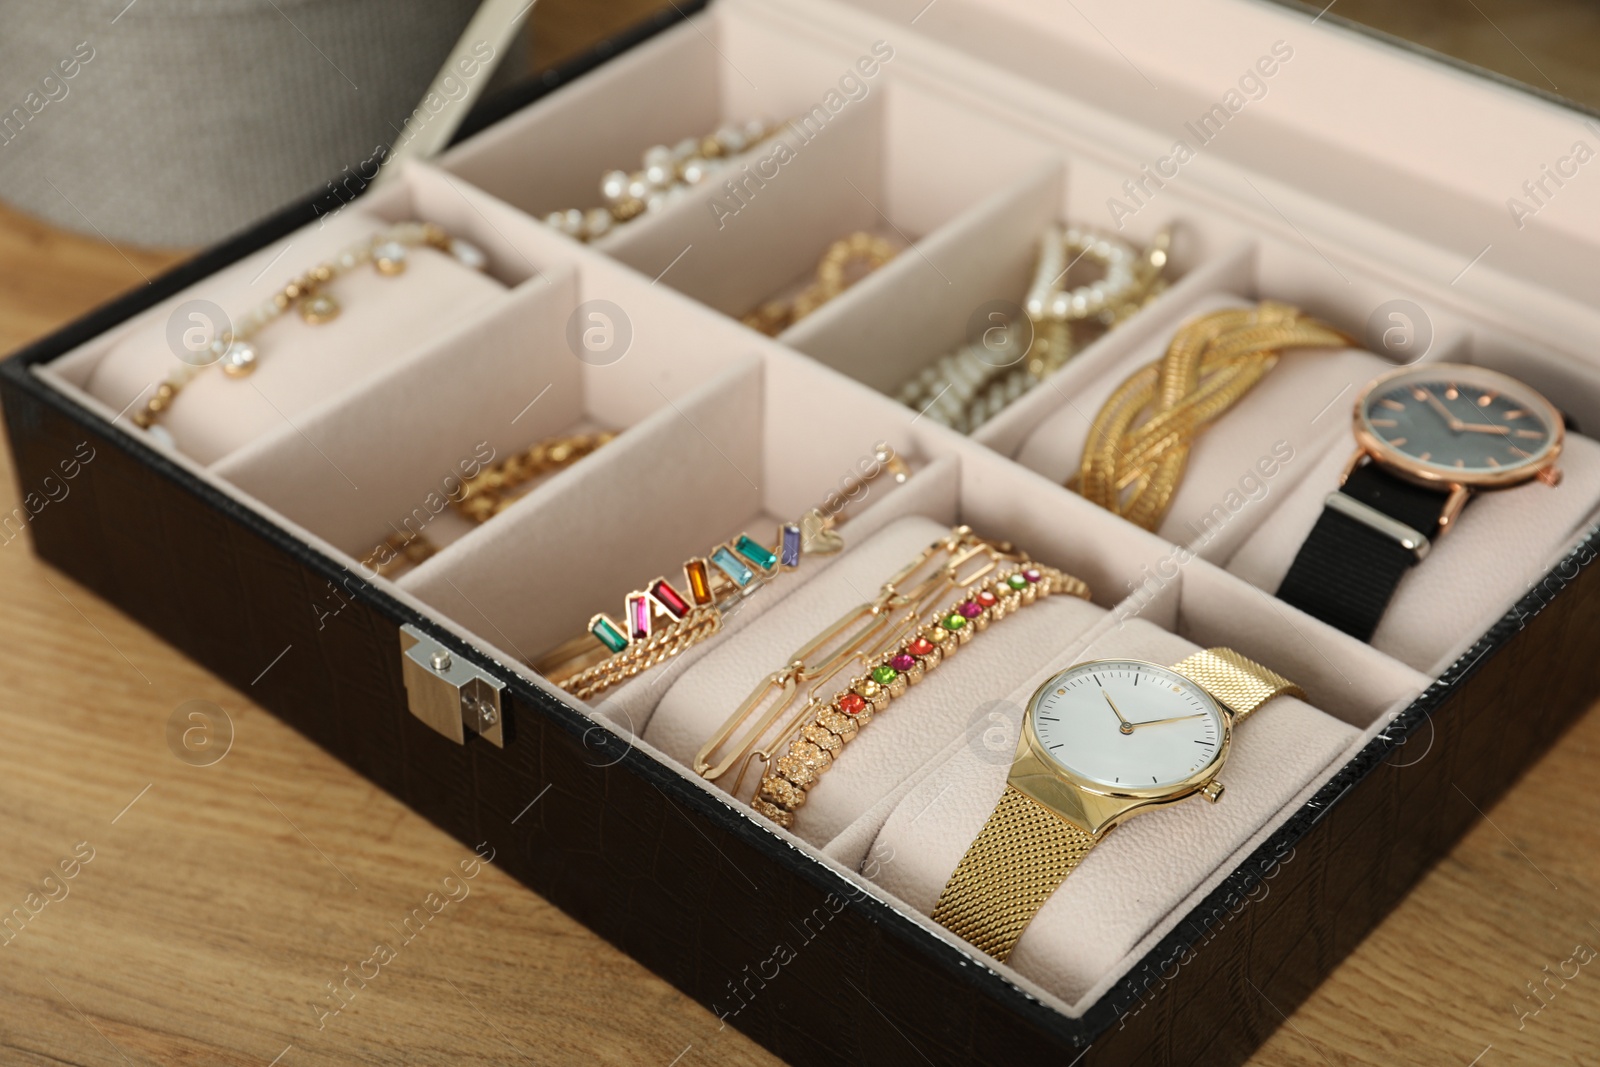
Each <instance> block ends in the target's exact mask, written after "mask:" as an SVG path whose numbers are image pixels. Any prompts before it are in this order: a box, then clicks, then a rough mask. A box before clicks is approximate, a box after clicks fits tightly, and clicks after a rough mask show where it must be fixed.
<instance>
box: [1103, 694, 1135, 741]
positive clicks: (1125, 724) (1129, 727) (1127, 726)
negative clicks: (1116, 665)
mask: <svg viewBox="0 0 1600 1067" xmlns="http://www.w3.org/2000/svg"><path fill="white" fill-rule="evenodd" d="M1100 695H1101V696H1103V697H1105V698H1106V703H1107V704H1110V705H1111V710H1112V712H1113V713H1115V714H1116V716H1117V721H1118V722H1119V723H1121V724H1122V725H1121V726H1118V727H1117V729H1118V730H1119V731H1121V732H1122V733H1125V734H1131V733H1133V723H1131V722H1129V721H1128V720H1127V719H1124V718H1123V717H1122V711H1121V709H1119V708H1118V707H1117V702H1116V701H1115V700H1112V699H1111V694H1110V693H1108V692H1106V691H1105V690H1104V689H1102V690H1100Z"/></svg>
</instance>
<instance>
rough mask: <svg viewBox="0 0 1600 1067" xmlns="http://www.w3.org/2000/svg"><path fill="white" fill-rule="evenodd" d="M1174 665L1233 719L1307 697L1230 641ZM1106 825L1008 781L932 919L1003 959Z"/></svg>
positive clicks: (935, 908) (1101, 834) (1086, 853)
mask: <svg viewBox="0 0 1600 1067" xmlns="http://www.w3.org/2000/svg"><path fill="white" fill-rule="evenodd" d="M1172 670H1174V671H1176V672H1177V673H1179V674H1181V675H1183V676H1184V677H1186V678H1189V679H1190V680H1192V681H1193V682H1195V684H1197V685H1199V686H1200V687H1201V688H1202V689H1204V690H1205V691H1206V692H1208V693H1210V694H1211V696H1212V697H1213V698H1215V699H1216V700H1217V701H1218V702H1219V703H1221V704H1223V705H1224V706H1226V707H1227V708H1228V710H1229V711H1231V712H1232V713H1233V722H1234V725H1238V724H1239V723H1240V722H1241V721H1243V720H1244V718H1245V717H1246V716H1248V715H1249V714H1250V713H1251V712H1253V711H1255V710H1256V709H1257V708H1259V707H1260V706H1261V705H1263V704H1265V703H1266V702H1267V701H1269V700H1271V699H1272V698H1273V697H1277V696H1283V695H1285V694H1289V695H1293V696H1297V697H1301V698H1302V699H1303V698H1304V697H1305V692H1304V691H1303V690H1302V689H1301V688H1300V687H1299V686H1298V685H1295V684H1294V683H1293V682H1291V681H1289V679H1287V678H1285V677H1283V675H1281V674H1278V673H1276V672H1275V671H1271V670H1268V669H1267V668H1266V667H1263V666H1262V665H1261V664H1259V663H1257V662H1255V661H1254V660H1252V659H1247V658H1246V657H1244V656H1241V655H1239V653H1237V652H1235V651H1233V650H1232V649H1231V648H1208V649H1206V650H1204V651H1202V652H1196V653H1195V654H1194V655H1192V656H1189V657H1188V658H1186V659H1184V660H1183V661H1182V662H1181V663H1177V664H1174V665H1173V667H1172ZM1109 832H1110V830H1104V831H1102V832H1101V833H1100V834H1099V835H1098V836H1097V835H1095V834H1091V833H1089V831H1087V830H1084V829H1081V828H1079V827H1077V826H1074V825H1073V824H1072V823H1070V822H1067V821H1066V820H1065V819H1063V818H1061V817H1060V816H1059V815H1057V814H1055V812H1053V811H1051V810H1050V809H1049V808H1047V807H1045V806H1044V805H1043V804H1040V803H1038V802H1037V801H1035V800H1033V799H1031V798H1030V797H1028V796H1027V795H1026V794H1025V793H1023V792H1022V791H1020V790H1018V789H1017V788H1015V787H1014V786H1010V785H1008V786H1006V791H1005V792H1004V793H1002V794H1001V795H1000V802H999V803H998V804H996V805H995V808H994V811H993V812H992V813H991V814H990V815H989V820H988V821H987V822H985V823H984V824H983V829H982V830H980V831H978V836H977V837H976V838H974V839H973V842H972V844H971V845H970V846H969V847H968V848H967V853H966V855H964V856H962V857H961V862H960V863H959V864H957V865H956V869H955V873H953V874H951V875H950V880H949V881H948V882H946V883H945V887H944V891H943V892H942V893H940V894H939V902H938V904H936V905H935V906H934V909H933V920H934V922H937V923H939V924H940V925H942V926H943V927H944V928H945V929H947V930H949V931H950V932H951V933H953V934H955V935H956V936H957V937H960V938H962V939H964V940H966V941H968V942H970V943H971V944H972V945H973V946H974V947H976V948H978V949H981V950H982V951H984V952H987V953H988V954H989V955H991V956H993V957H994V958H995V959H997V960H1000V961H1001V962H1002V963H1003V962H1005V960H1006V958H1007V957H1008V956H1010V955H1011V950H1012V949H1013V948H1014V947H1016V944H1017V939H1018V938H1020V937H1021V936H1022V931H1023V930H1025V929H1026V928H1027V926H1028V923H1029V922H1031V921H1032V920H1033V916H1034V915H1035V913H1037V912H1038V910H1039V908H1040V907H1042V906H1043V905H1044V902H1045V901H1046V900H1048V899H1049V898H1050V894H1051V893H1054V892H1055V891H1056V890H1057V889H1058V888H1059V887H1060V885H1061V883H1062V882H1063V881H1065V880H1066V877H1067V875H1069V874H1071V873H1072V870H1073V868H1075V867H1076V866H1077V865H1078V864H1079V863H1081V862H1082V861H1083V857H1084V856H1086V855H1088V854H1089V850H1090V849H1091V848H1093V847H1094V846H1095V843H1096V842H1098V841H1099V840H1101V839H1102V838H1104V837H1105V835H1106V834H1107V833H1109Z"/></svg>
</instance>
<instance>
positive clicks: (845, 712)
mask: <svg viewBox="0 0 1600 1067" xmlns="http://www.w3.org/2000/svg"><path fill="white" fill-rule="evenodd" d="M973 564H976V566H975V567H974V566H972V565H973ZM930 568H931V570H930ZM919 575H920V576H921V577H920V580H915V581H914V580H913V579H918V576H919ZM955 588H960V589H966V590H969V592H968V593H966V594H965V595H964V596H962V597H961V599H959V600H957V601H956V602H954V603H953V604H951V605H950V607H949V608H947V609H946V610H944V611H943V612H939V613H937V614H935V615H933V617H932V618H930V619H926V620H924V616H925V615H926V614H927V610H928V607H929V605H931V604H932V603H934V602H935V601H937V600H938V598H939V597H941V596H943V595H945V594H946V593H948V592H949V591H950V590H951V589H955ZM1053 593H1065V594H1068V595H1071V596H1078V597H1083V598H1087V597H1088V595H1089V587H1088V586H1087V585H1086V584H1085V583H1083V582H1082V581H1080V580H1079V579H1077V578H1074V577H1071V576H1070V575H1067V574H1063V573H1062V572H1061V571H1059V570H1056V569H1055V568H1053V567H1045V566H1042V565H1039V564H1035V563H1033V562H1031V561H1030V560H1029V559H1028V558H1027V556H1026V554H1024V553H1019V552H1016V551H1015V550H1013V549H1012V548H1011V546H1009V545H1005V544H1001V543H992V542H989V541H985V540H984V539H982V538H980V537H978V536H977V535H976V534H974V533H973V532H972V530H971V529H970V528H968V527H965V526H958V527H956V528H955V529H953V530H951V531H950V533H949V535H948V536H946V537H945V538H943V539H941V540H939V541H936V542H934V543H933V544H931V545H929V546H928V548H926V549H924V550H923V552H922V553H920V554H919V555H918V556H917V558H915V559H914V560H912V561H911V563H909V564H908V565H907V566H905V567H903V568H902V569H901V570H900V571H898V572H897V573H896V574H895V575H893V576H892V577H891V578H890V579H889V580H888V581H886V582H885V583H884V584H883V586H882V587H881V589H880V590H879V593H878V595H877V596H876V597H875V598H874V599H873V600H871V601H868V602H866V603H864V604H861V605H859V606H857V607H856V608H853V609H851V610H850V611H848V612H846V613H845V614H844V615H843V616H842V617H841V618H840V619H838V620H837V621H836V622H834V623H833V625H831V626H829V627H828V628H827V629H825V630H823V631H822V632H821V633H820V634H818V635H817V636H816V637H815V638H813V639H812V640H811V641H810V642H809V643H807V644H806V645H805V646H804V647H803V648H801V649H800V650H799V651H797V652H796V653H794V655H793V656H791V657H790V659H789V662H788V663H787V664H786V665H785V666H784V667H782V668H780V669H779V670H777V671H774V672H773V673H772V674H771V675H769V676H768V677H767V678H766V679H765V680H764V681H763V682H762V683H760V684H759V685H757V686H756V688H755V689H754V690H753V691H752V692H751V694H750V695H749V696H748V697H747V698H746V699H745V701H744V702H743V703H742V704H741V705H740V706H739V707H738V708H737V709H736V710H735V711H734V713H733V714H732V715H731V716H729V718H728V720H727V721H726V722H725V723H723V725H722V727H721V728H719V729H718V730H717V731H716V732H715V733H714V734H713V735H712V736H711V737H710V738H709V739H708V740H707V742H706V743H705V745H703V746H702V747H701V749H700V751H699V752H698V753H697V754H696V756H695V765H694V766H695V771H696V772H697V773H699V774H701V775H703V776H704V777H706V778H712V779H716V778H719V777H722V776H723V775H725V774H726V773H727V772H729V771H730V770H731V769H732V768H733V767H734V766H735V765H738V767H739V770H738V774H737V775H736V776H735V778H734V781H733V784H732V786H731V788H730V791H731V792H733V793H734V794H735V795H737V794H738V792H739V790H740V787H741V785H742V783H743V781H744V776H745V774H746V773H747V771H748V770H749V768H750V766H751V764H752V763H753V762H754V761H757V760H759V761H760V762H762V763H763V764H765V765H766V767H767V770H766V772H765V773H764V774H763V775H762V777H761V780H760V783H759V785H758V786H757V787H756V795H755V798H754V799H753V800H752V801H751V806H752V807H754V808H755V810H756V811H758V812H760V813H761V814H762V815H765V816H766V817H767V818H769V819H772V820H773V821H774V822H776V823H778V824H779V825H781V826H784V827H792V826H793V825H794V813H795V810H796V809H797V808H799V807H800V805H801V804H803V803H804V802H805V795H806V791H807V790H809V789H810V788H811V786H812V785H813V784H815V782H816V781H817V778H818V777H819V776H820V775H821V774H822V773H823V772H824V771H826V770H827V769H828V767H830V766H831V765H832V763H833V760H834V759H835V758H836V757H837V756H838V755H839V753H840V752H841V751H842V750H843V748H844V746H845V745H846V744H847V743H848V742H849V741H850V740H851V739H853V738H854V737H855V736H856V733H857V732H858V731H859V730H860V729H861V728H862V727H864V726H865V725H866V724H867V723H869V722H871V721H872V716H873V715H874V714H875V713H877V712H881V711H883V710H884V709H885V708H887V707H888V705H889V703H890V701H891V700H893V699H894V698H896V697H899V696H901V695H903V694H904V693H905V691H906V689H907V688H908V687H909V686H912V685H916V684H917V683H918V682H920V681H922V679H923V678H924V677H925V676H926V674H927V672H928V671H931V670H933V669H934V668H936V667H938V666H939V664H940V663H942V662H943V661H944V660H945V659H946V658H947V657H949V656H950V655H953V654H954V653H955V651H956V650H957V649H958V648H960V647H961V646H962V645H963V644H966V643H967V642H969V641H971V640H972V638H973V635H974V634H977V633H981V632H983V631H984V630H986V629H988V627H989V625H990V624H991V623H993V622H997V621H999V620H1000V619H1003V618H1005V617H1006V616H1007V615H1009V614H1011V613H1012V612H1013V611H1016V610H1018V609H1019V608H1021V607H1023V606H1025V605H1027V604H1032V603H1035V602H1036V601H1037V600H1038V599H1039V598H1041V597H1046V596H1050V595H1051V594H1053ZM847 633H848V634H849V636H848V637H845V638H844V639H843V640H842V641H841V637H842V636H843V635H845V634H847ZM822 653H825V654H822ZM852 663H860V664H862V666H863V668H864V669H863V673H862V674H861V675H859V676H857V677H856V678H853V679H851V681H850V682H849V683H847V684H846V685H845V686H844V687H843V690H842V691H841V692H839V694H838V695H837V696H833V697H830V698H828V699H826V700H824V699H822V698H821V697H820V696H819V692H820V691H821V689H822V687H823V686H824V685H826V684H827V683H828V682H829V681H830V680H831V679H832V678H834V677H836V676H837V675H838V674H840V673H841V672H842V671H843V670H844V668H845V667H847V666H849V665H850V664H852ZM802 688H805V689H808V690H809V695H808V697H807V702H806V704H805V705H804V706H803V707H802V708H801V709H800V711H799V713H798V714H796V715H794V716H793V717H792V718H790V719H789V720H788V721H787V722H786V723H784V724H783V725H782V726H781V727H780V728H779V729H778V731H777V734H776V736H775V738H774V739H773V740H772V741H771V742H769V743H768V744H767V745H766V746H765V747H764V748H763V747H758V745H759V742H760V740H761V738H762V737H764V736H766V735H767V734H768V733H769V732H770V731H771V730H772V728H773V726H774V725H776V724H778V723H779V722H780V720H782V719H783V718H784V716H785V715H786V714H787V713H788V711H789V709H790V708H791V707H792V706H793V705H794V703H795V701H796V700H797V699H798V697H799V693H800V690H801V689H802ZM774 696H776V697H777V699H776V700H775V701H773V702H772V703H771V704H770V705H769V706H768V707H767V709H766V711H765V712H764V713H763V714H761V715H759V716H757V717H756V720H755V722H754V723H753V724H751V725H749V726H748V727H746V724H747V723H748V722H749V721H750V719H751V717H752V716H754V715H755V713H756V709H758V708H759V707H761V706H762V705H763V704H766V703H767V702H768V701H769V700H771V699H772V698H773V697H774ZM742 728H743V729H744V733H743V736H742V739H741V740H740V741H738V742H734V741H733V736H734V734H735V733H736V732H737V731H739V730H740V729H742ZM785 745H787V748H786V749H785V750H784V754H783V755H781V756H780V755H777V753H778V751H779V750H780V749H782V748H784V746H785Z"/></svg>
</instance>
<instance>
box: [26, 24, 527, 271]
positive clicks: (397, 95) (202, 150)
mask: <svg viewBox="0 0 1600 1067" xmlns="http://www.w3.org/2000/svg"><path fill="white" fill-rule="evenodd" d="M476 7H477V2H476V0H132V2H131V3H130V2H129V0H60V2H55V0H52V2H49V3H44V2H41V0H0V199H4V200H6V201H8V202H9V203H11V204H12V205H14V206H15V207H17V208H19V209H20V210H22V211H24V212H27V213H28V214H31V215H35V216H38V217H40V218H43V219H46V220H48V221H49V222H52V223H55V224H57V225H59V226H62V227H66V228H68V229H73V230H79V231H83V232H87V233H97V234H99V235H101V236H103V237H106V238H109V239H111V240H113V241H126V242H131V243H135V244H144V245H159V246H182V245H198V244H206V243H210V242H212V241H215V240H217V239H218V238H220V237H223V236H225V235H227V234H229V233H231V232H233V231H235V230H238V229H239V228H241V227H243V226H244V225H245V224H247V223H249V222H250V221H252V220H253V219H256V218H259V217H260V216H262V215H264V214H266V213H267V212H269V211H271V210H273V209H274V208H278V207H281V206H282V205H283V204H285V203H287V202H288V201H290V200H292V199H295V198H297V197H300V196H303V195H306V194H308V193H311V192H314V191H316V190H318V189H321V188H324V187H325V183H327V182H329V181H330V180H338V179H339V178H341V177H347V176H348V175H346V174H344V168H346V167H351V168H357V167H358V166H359V165H360V164H361V163H362V161H364V160H369V159H373V158H374V156H375V155H377V154H378V153H379V152H380V146H382V147H385V148H386V147H387V146H388V145H390V144H391V143H393V142H394V141H395V140H396V139H397V138H398V136H399V131H400V129H401V128H403V126H404V125H405V120H406V117H407V116H408V115H410V113H411V111H412V109H413V108H415V107H416V106H417V104H418V102H419V100H420V99H421V97H422V95H423V93H424V92H425V91H426V90H427V87H428V85H429V83H430V82H431V80H432V79H433V76H434V75H435V74H436V73H437V72H438V69H439V66H440V64H442V63H443V62H444V59H445V56H446V55H448V53H449V51H450V48H451V46H452V45H453V44H454V43H455V40H456V38H457V37H458V36H459V35H460V33H461V31H462V30H463V29H464V28H465V26H466V24H467V21H468V20H469V19H470V18H471V17H472V13H473V11H474V9H475V8H476ZM506 51H507V52H508V53H509V54H504V55H502V56H501V57H500V58H501V61H502V62H501V70H499V71H498V72H497V73H496V75H495V78H494V81H495V82H496V83H499V82H503V81H505V80H507V79H508V78H509V77H514V76H516V75H518V74H521V73H523V72H525V71H526V68H527V62H526V50H525V48H523V47H522V41H521V39H520V38H519V39H518V40H517V41H516V43H515V44H514V45H513V46H512V47H510V48H509V49H507V50H506ZM69 71H70V72H71V73H70V76H69V74H68V72H69ZM480 76H487V75H486V74H485V75H480ZM360 169H362V170H368V168H367V167H360ZM369 173H370V171H369Z"/></svg>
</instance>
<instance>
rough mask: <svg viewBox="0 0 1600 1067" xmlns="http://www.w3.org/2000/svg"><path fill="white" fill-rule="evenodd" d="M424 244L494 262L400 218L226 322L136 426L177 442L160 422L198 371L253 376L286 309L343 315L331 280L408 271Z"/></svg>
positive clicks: (469, 259) (170, 379) (478, 263)
mask: <svg viewBox="0 0 1600 1067" xmlns="http://www.w3.org/2000/svg"><path fill="white" fill-rule="evenodd" d="M422 246H428V247H432V248H435V249H438V250H439V251H441V252H444V253H446V254H448V255H451V256H453V257H455V258H456V259H457V260H459V261H460V262H461V263H463V264H465V265H467V266H469V267H471V268H473V269H474V270H483V269H484V268H485V267H486V266H487V265H488V257H486V256H485V255H484V254H483V252H482V251H481V250H480V249H478V248H477V247H476V246H474V245H471V244H468V243H467V242H466V241H463V240H461V239H460V238H459V237H451V236H450V235H449V234H448V233H446V232H445V231H444V229H443V228H442V227H439V226H436V225H434V224H433V223H431V222H397V223H395V224H394V225H392V226H389V227H387V228H385V229H383V230H380V231H379V232H377V233H375V234H373V235H372V236H371V237H368V238H367V239H365V240H363V241H358V242H357V243H355V244H353V245H351V246H349V247H348V248H346V249H344V250H343V251H341V252H339V253H338V254H337V255H335V256H334V257H333V258H331V259H326V260H323V261H322V262H321V263H318V264H317V265H316V266H314V267H312V268H311V269H310V270H308V271H306V272H305V273H303V274H301V275H299V276H298V277H295V278H293V279H291V280H290V281H288V282H286V283H285V284H284V285H283V286H282V287H281V288H280V289H279V290H278V291H277V292H275V293H273V294H272V295H271V296H270V297H268V298H267V299H266V300H263V301H262V302H261V303H260V304H258V305H256V307H254V308H252V309H251V310H249V311H247V312H245V313H244V314H243V315H241V316H239V319H238V321H236V322H232V323H228V324H224V325H223V327H222V331H221V333H219V334H218V335H217V336H216V337H215V338H213V340H212V341H211V343H210V344H209V345H207V346H206V347H205V348H204V349H202V350H200V351H198V352H196V353H195V354H194V358H195V359H196V360H200V361H201V362H194V363H191V362H189V361H188V360H184V361H182V362H181V363H180V364H179V366H178V367H177V368H175V369H174V370H173V371H171V372H170V373H169V374H168V375H167V377H166V378H165V379H164V380H163V381H162V382H161V383H160V384H159V385H157V386H156V391H155V394H154V395H153V396H151V398H150V399H149V400H147V401H146V402H145V405H144V407H142V408H140V409H139V410H138V411H136V412H134V415H133V422H134V425H135V426H138V427H139V428H140V429H143V430H147V431H149V432H150V434H151V435H152V436H154V437H156V438H158V439H160V440H162V441H163V442H164V443H165V444H167V445H169V446H170V445H172V444H173V441H172V435H171V434H169V433H168V432H167V431H166V429H165V428H163V427H161V426H158V425H157V423H158V421H159V420H160V418H161V416H162V415H163V414H164V413H165V412H166V411H167V409H168V408H170V407H171V406H172V402H173V401H174V400H175V399H177V396H178V393H179V392H181V391H182V390H183V387H184V386H186V385H188V384H189V383H190V382H191V381H193V380H194V378H195V376H196V375H198V374H200V373H201V372H202V371H204V370H205V369H206V368H207V367H209V366H212V365H213V364H215V365H217V366H219V367H221V368H222V372H223V373H224V374H226V375H227V376H228V377H230V378H244V377H247V376H248V375H250V374H251V373H253V372H254V371H255V369H256V364H257V363H258V362H259V361H260V353H259V352H258V351H257V349H256V346H255V345H254V344H252V343H251V339H252V338H254V337H255V336H256V335H257V334H258V333H260V332H261V331H262V330H263V329H265V328H266V326H267V325H268V324H270V323H272V322H273V321H275V320H276V319H278V318H279V317H280V316H282V315H283V313H284V312H286V311H288V310H289V309H290V308H293V309H295V310H296V311H298V312H299V313H300V317H301V319H303V320H304V321H305V322H306V323H308V324H309V325H312V326H320V325H322V324H323V323H326V322H332V321H333V320H334V319H336V318H338V317H339V311H340V307H339V302H338V301H337V300H335V299H334V298H333V295H332V294H330V293H329V292H327V289H326V287H327V285H328V283H329V282H331V281H333V280H334V279H335V278H338V277H339V276H341V275H344V274H348V273H350V272H351V271H354V270H356V269H358V268H360V267H362V266H365V265H366V264H369V263H370V264H371V265H372V266H373V267H374V268H375V269H376V270H377V271H378V273H379V274H382V275H385V276H394V275H397V274H403V273H404V272H405V269H406V258H407V250H408V249H411V248H417V247H422Z"/></svg>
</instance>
